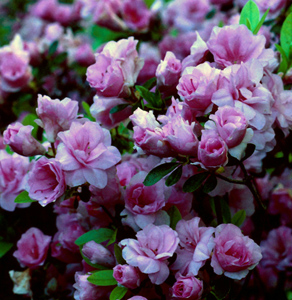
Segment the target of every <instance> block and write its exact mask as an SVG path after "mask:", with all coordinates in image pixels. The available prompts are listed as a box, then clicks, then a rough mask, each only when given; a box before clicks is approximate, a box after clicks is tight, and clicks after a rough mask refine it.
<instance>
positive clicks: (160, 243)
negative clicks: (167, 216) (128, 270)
mask: <svg viewBox="0 0 292 300" xmlns="http://www.w3.org/2000/svg"><path fill="white" fill-rule="evenodd" d="M136 236H137V240H134V239H125V240H122V241H121V242H120V245H121V246H122V248H123V251H122V255H123V258H124V259H125V260H126V262H127V263H128V264H129V265H131V266H133V267H138V268H139V270H140V271H141V272H142V273H144V274H148V276H149V278H150V280H151V282H152V283H154V284H158V285H159V284H161V283H163V282H164V281H165V280H166V278H167V277H168V275H169V269H168V267H167V259H168V258H169V257H172V256H173V254H174V252H175V250H176V248H177V246H178V243H179V239H178V237H177V233H176V232H175V231H174V230H172V229H171V228H170V227H169V226H167V225H161V226H155V225H152V224H149V225H148V226H146V227H145V228H144V229H143V230H141V231H139V232H138V233H137V234H136Z"/></svg>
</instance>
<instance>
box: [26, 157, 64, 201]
mask: <svg viewBox="0 0 292 300" xmlns="http://www.w3.org/2000/svg"><path fill="white" fill-rule="evenodd" d="M27 183H28V190H29V197H31V198H32V199H34V200H37V201H39V203H40V204H41V205H42V206H46V205H47V204H49V203H51V202H54V201H56V200H57V199H58V198H59V197H61V196H62V195H63V194H64V193H65V190H66V182H65V175H64V172H63V170H62V169H61V164H60V163H59V162H58V161H57V160H55V159H47V158H46V157H41V158H40V159H39V160H37V161H36V162H35V164H34V166H33V168H32V170H31V171H30V173H29V177H28V181H27Z"/></svg>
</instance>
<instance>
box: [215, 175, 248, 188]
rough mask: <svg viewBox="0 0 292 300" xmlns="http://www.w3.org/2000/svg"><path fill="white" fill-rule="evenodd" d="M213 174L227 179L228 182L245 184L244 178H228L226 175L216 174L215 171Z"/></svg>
mask: <svg viewBox="0 0 292 300" xmlns="http://www.w3.org/2000/svg"><path fill="white" fill-rule="evenodd" d="M214 175H215V176H216V177H218V178H220V179H222V180H224V181H227V182H229V183H235V184H244V185H246V181H245V180H236V179H231V178H228V177H225V176H223V175H221V174H217V173H214Z"/></svg>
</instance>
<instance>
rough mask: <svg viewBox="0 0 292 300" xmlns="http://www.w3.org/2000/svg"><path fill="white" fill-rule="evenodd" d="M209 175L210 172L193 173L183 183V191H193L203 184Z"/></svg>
mask: <svg viewBox="0 0 292 300" xmlns="http://www.w3.org/2000/svg"><path fill="white" fill-rule="evenodd" d="M208 176H209V172H201V173H198V174H195V175H193V176H192V177H190V178H189V179H187V180H186V182H185V183H184V185H183V191H184V192H186V193H192V192H194V191H195V190H197V189H198V188H199V187H201V186H202V183H203V182H204V181H205V179H206V178H207V177H208Z"/></svg>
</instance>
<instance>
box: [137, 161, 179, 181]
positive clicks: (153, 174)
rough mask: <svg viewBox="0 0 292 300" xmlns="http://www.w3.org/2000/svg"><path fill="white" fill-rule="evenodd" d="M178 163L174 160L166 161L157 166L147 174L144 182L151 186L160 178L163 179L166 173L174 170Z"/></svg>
mask: <svg viewBox="0 0 292 300" xmlns="http://www.w3.org/2000/svg"><path fill="white" fill-rule="evenodd" d="M178 165H179V164H178V163H175V162H173V163H165V164H162V165H159V166H157V167H155V168H154V169H152V170H151V171H150V172H149V173H148V174H147V176H146V178H145V180H144V181H143V184H144V185H145V186H151V185H153V184H155V183H156V182H158V181H159V180H160V179H162V178H163V177H164V176H165V175H167V174H169V173H170V172H171V171H173V170H174V169H175V168H176V167H177V166H178Z"/></svg>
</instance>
